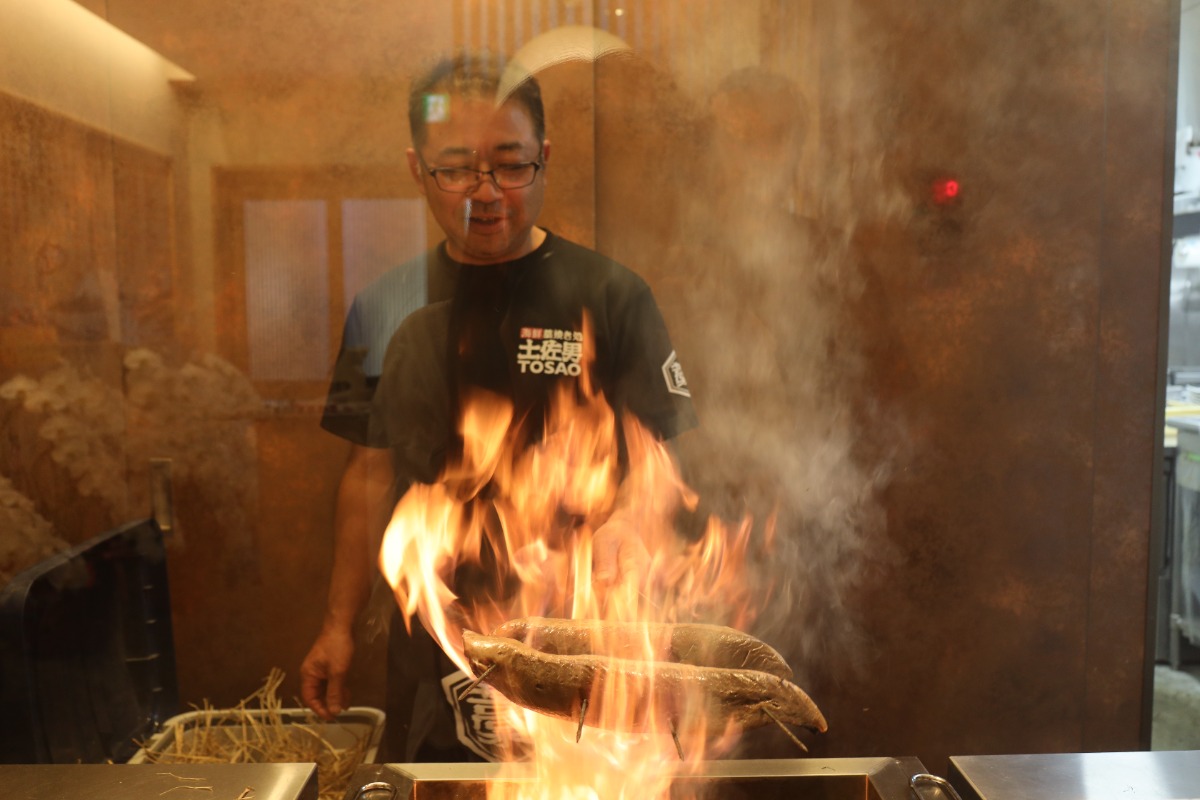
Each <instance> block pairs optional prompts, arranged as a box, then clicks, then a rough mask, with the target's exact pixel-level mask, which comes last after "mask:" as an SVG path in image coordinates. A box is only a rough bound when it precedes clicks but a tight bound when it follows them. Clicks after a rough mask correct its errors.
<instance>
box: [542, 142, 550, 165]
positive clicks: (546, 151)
mask: <svg viewBox="0 0 1200 800" xmlns="http://www.w3.org/2000/svg"><path fill="white" fill-rule="evenodd" d="M549 160H550V140H549V139H543V140H542V163H543V164H545V163H546V162H547V161H549Z"/></svg>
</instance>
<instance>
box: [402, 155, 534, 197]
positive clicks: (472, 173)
mask: <svg viewBox="0 0 1200 800" xmlns="http://www.w3.org/2000/svg"><path fill="white" fill-rule="evenodd" d="M421 166H423V167H425V171H426V172H428V173H429V174H430V175H432V176H433V180H434V183H436V184H437V185H438V188H439V189H441V190H442V191H444V192H469V191H471V190H473V189H474V188H475V187H477V186H478V185H479V184H481V183H483V179H484V178H491V179H492V182H493V183H495V184H496V188H498V189H524V188H525V187H526V186H529V185H530V184H532V183H533V179H534V178H536V177H537V173H538V170H539V169H541V168H542V163H541V162H540V161H526V162H524V163H521V164H501V165H500V166H498V167H493V168H492V169H469V168H467V167H430V166H429V165H428V164H426V163H425V159H423V158H422V159H421Z"/></svg>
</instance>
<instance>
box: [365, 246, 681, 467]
mask: <svg viewBox="0 0 1200 800" xmlns="http://www.w3.org/2000/svg"><path fill="white" fill-rule="evenodd" d="M458 274H459V278H458V286H457V289H456V291H455V292H454V296H453V298H452V299H450V300H447V301H442V302H437V303H432V304H430V305H428V306H426V307H424V308H421V309H419V310H417V311H416V312H414V313H413V314H411V315H410V316H409V317H408V318H407V319H406V320H405V321H404V322H403V323H402V324H401V326H400V328H399V329H398V330H397V331H396V333H395V335H394V336H393V337H392V341H391V342H390V343H389V345H388V349H387V354H386V355H385V356H384V363H383V373H382V375H381V377H380V380H379V385H378V388H377V390H376V392H375V398H374V402H373V405H372V410H371V420H370V425H369V429H368V436H367V442H366V443H367V444H368V445H370V446H372V447H389V448H392V450H393V452H394V454H395V462H396V468H397V473H398V475H400V476H401V478H402V479H407V480H408V481H414V480H415V481H420V482H424V483H431V482H433V481H435V480H437V478H438V476H439V474H440V473H441V470H442V468H443V467H444V466H445V463H446V457H447V455H448V453H450V452H451V451H452V450H453V449H454V448H455V446H456V434H455V430H456V423H457V414H458V407H459V402H458V398H459V397H461V396H464V395H466V394H467V393H469V391H470V390H471V389H472V388H480V389H485V390H488V391H491V392H495V393H497V394H500V395H502V396H505V397H507V398H509V399H511V400H512V402H513V405H514V411H515V414H514V419H517V420H521V421H522V425H523V427H524V428H525V429H528V430H529V432H530V436H535V435H536V431H537V430H539V429H540V423H541V419H542V414H543V412H544V411H545V408H546V404H547V402H548V398H549V396H550V394H551V390H552V389H553V388H554V387H555V386H556V385H558V384H559V383H560V382H562V381H569V382H578V381H579V380H580V379H581V377H582V371H583V370H584V369H586V368H587V367H586V365H585V364H584V353H585V352H586V351H587V350H589V349H594V353H595V356H594V359H595V360H594V363H593V364H592V365H591V367H590V369H591V376H592V378H593V379H594V381H595V387H596V388H597V389H599V390H600V391H601V392H603V394H604V396H605V398H606V399H607V401H608V403H609V404H610V405H611V406H612V407H613V408H614V409H615V410H616V411H617V413H618V414H623V413H632V414H633V415H635V416H636V417H637V418H638V419H639V420H640V421H641V422H642V424H644V425H645V426H646V427H647V428H649V429H650V430H651V431H653V432H654V433H655V434H657V435H658V436H659V437H661V438H663V439H669V438H671V437H674V436H676V435H678V434H679V433H682V432H683V431H685V430H688V429H689V428H691V427H694V426H695V424H696V416H695V412H694V411H693V409H692V404H691V396H690V394H689V392H688V388H687V382H686V380H685V378H684V376H683V371H682V368H681V367H680V365H679V363H678V360H677V358H676V355H675V351H674V349H673V348H672V346H671V341H670V337H669V336H668V334H667V329H666V325H665V324H664V323H663V320H662V315H661V313H660V312H659V310H658V306H657V305H656V304H655V302H654V297H653V295H652V294H651V292H650V288H649V286H647V285H646V282H645V281H643V280H642V279H641V278H640V277H638V276H637V275H635V274H634V273H633V272H631V271H629V270H628V269H626V268H625V267H622V266H621V265H620V264H617V263H616V262H614V261H612V260H611V259H608V258H605V257H604V256H602V255H600V254H599V253H596V252H595V251H592V250H589V249H587V248H584V247H581V246H579V245H577V244H574V243H572V242H569V241H567V240H565V239H562V238H559V237H557V236H555V235H553V234H550V233H548V234H547V237H546V241H545V242H543V244H542V246H541V247H539V248H538V249H537V250H535V251H533V252H532V253H530V254H528V255H526V256H524V257H523V258H520V259H517V260H516V261H511V262H506V263H504V264H495V265H486V266H480V265H468V264H464V265H461V266H460V268H459V273H458ZM585 314H586V315H587V317H588V318H589V320H590V326H591V331H592V338H593V341H591V342H585V341H584V330H585V327H584V322H583V319H584V316H585Z"/></svg>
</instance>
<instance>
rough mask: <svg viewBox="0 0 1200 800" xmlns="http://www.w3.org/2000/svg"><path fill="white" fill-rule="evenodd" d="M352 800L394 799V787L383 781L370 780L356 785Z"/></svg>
mask: <svg viewBox="0 0 1200 800" xmlns="http://www.w3.org/2000/svg"><path fill="white" fill-rule="evenodd" d="M354 800H396V787H395V786H392V785H391V784H390V783H387V782H385V781H372V782H371V783H368V784H364V785H363V786H360V787H358V791H357V792H355V794H354Z"/></svg>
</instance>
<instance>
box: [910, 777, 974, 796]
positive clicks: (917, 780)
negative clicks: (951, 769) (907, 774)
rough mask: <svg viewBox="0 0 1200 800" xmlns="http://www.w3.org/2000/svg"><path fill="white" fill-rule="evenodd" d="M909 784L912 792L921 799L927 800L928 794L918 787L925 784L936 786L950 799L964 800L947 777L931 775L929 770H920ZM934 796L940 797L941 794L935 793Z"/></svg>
mask: <svg viewBox="0 0 1200 800" xmlns="http://www.w3.org/2000/svg"><path fill="white" fill-rule="evenodd" d="M908 786H909V788H910V789H912V793H913V794H915V795H916V796H917V797H918V798H919V800H926V797H927V795H926V794H925V792H924V791H923V790H922V789H920V788H917V787H924V786H934V787H936V788H937V790H938V792H940V793H944V794H945V795H946V796H948V797H949V798H950V800H962V797H960V796H959V794H958V792H957V791H956V790H955V789H954V787H953V786H951V785H950V781H948V780H946V779H945V778H939V777H938V776H937V775H930V774H929V773H928V772H918V773H917V774H916V775H913V776H912V778H911V779H909V781H908ZM933 796H934V797H940V796H941V795H940V794H935V795H933Z"/></svg>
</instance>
